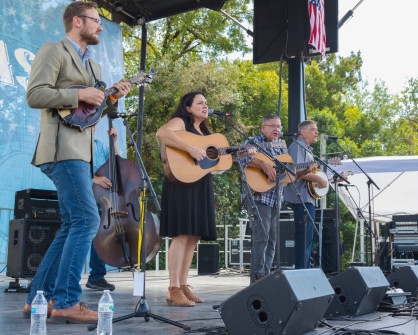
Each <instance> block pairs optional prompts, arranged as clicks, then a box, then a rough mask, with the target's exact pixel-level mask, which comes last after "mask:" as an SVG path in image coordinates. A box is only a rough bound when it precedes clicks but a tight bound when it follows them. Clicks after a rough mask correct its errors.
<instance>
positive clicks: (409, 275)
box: [386, 265, 418, 297]
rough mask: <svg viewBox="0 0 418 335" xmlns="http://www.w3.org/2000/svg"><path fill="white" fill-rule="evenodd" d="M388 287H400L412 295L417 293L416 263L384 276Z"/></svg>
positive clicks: (417, 268)
mask: <svg viewBox="0 0 418 335" xmlns="http://www.w3.org/2000/svg"><path fill="white" fill-rule="evenodd" d="M386 279H387V280H388V282H389V284H390V287H396V288H401V289H402V290H403V291H404V292H409V293H411V295H412V296H413V297H416V296H417V294H418V265H412V266H404V267H401V268H399V269H398V270H396V271H394V272H392V273H391V274H390V275H389V276H387V277H386Z"/></svg>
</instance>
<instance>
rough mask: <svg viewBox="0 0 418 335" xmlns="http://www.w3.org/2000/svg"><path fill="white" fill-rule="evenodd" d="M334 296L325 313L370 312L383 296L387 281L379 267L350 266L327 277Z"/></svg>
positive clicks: (354, 313) (359, 313) (357, 313)
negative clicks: (333, 275)
mask: <svg viewBox="0 0 418 335" xmlns="http://www.w3.org/2000/svg"><path fill="white" fill-rule="evenodd" d="M329 282H330V284H331V285H332V287H333V288H334V292H335V295H334V298H333V299H332V302H331V304H330V306H329V307H328V309H327V312H326V314H327V315H333V316H337V315H346V316H351V317H355V316H359V315H363V314H368V313H372V312H374V311H375V310H376V307H377V305H379V303H380V302H381V301H382V299H383V298H384V296H385V293H386V290H387V289H388V287H389V282H388V281H387V279H386V278H385V275H384V274H383V272H382V270H381V269H380V268H379V267H371V266H364V267H351V268H348V269H347V270H345V271H343V272H340V273H339V274H338V275H336V276H335V277H332V278H330V279H329Z"/></svg>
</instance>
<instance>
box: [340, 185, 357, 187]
mask: <svg viewBox="0 0 418 335" xmlns="http://www.w3.org/2000/svg"><path fill="white" fill-rule="evenodd" d="M337 186H339V187H347V186H351V187H354V186H356V185H352V184H337Z"/></svg>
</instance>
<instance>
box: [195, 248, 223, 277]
mask: <svg viewBox="0 0 418 335" xmlns="http://www.w3.org/2000/svg"><path fill="white" fill-rule="evenodd" d="M218 271H219V244H215V243H207V244H206V243H205V244H203V243H199V244H198V245H197V274H199V275H208V274H212V273H215V272H218Z"/></svg>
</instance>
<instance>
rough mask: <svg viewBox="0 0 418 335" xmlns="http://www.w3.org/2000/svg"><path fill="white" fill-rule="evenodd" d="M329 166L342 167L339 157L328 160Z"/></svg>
mask: <svg viewBox="0 0 418 335" xmlns="http://www.w3.org/2000/svg"><path fill="white" fill-rule="evenodd" d="M328 164H329V165H334V166H337V165H341V164H342V163H341V159H340V158H339V157H333V158H330V159H328Z"/></svg>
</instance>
